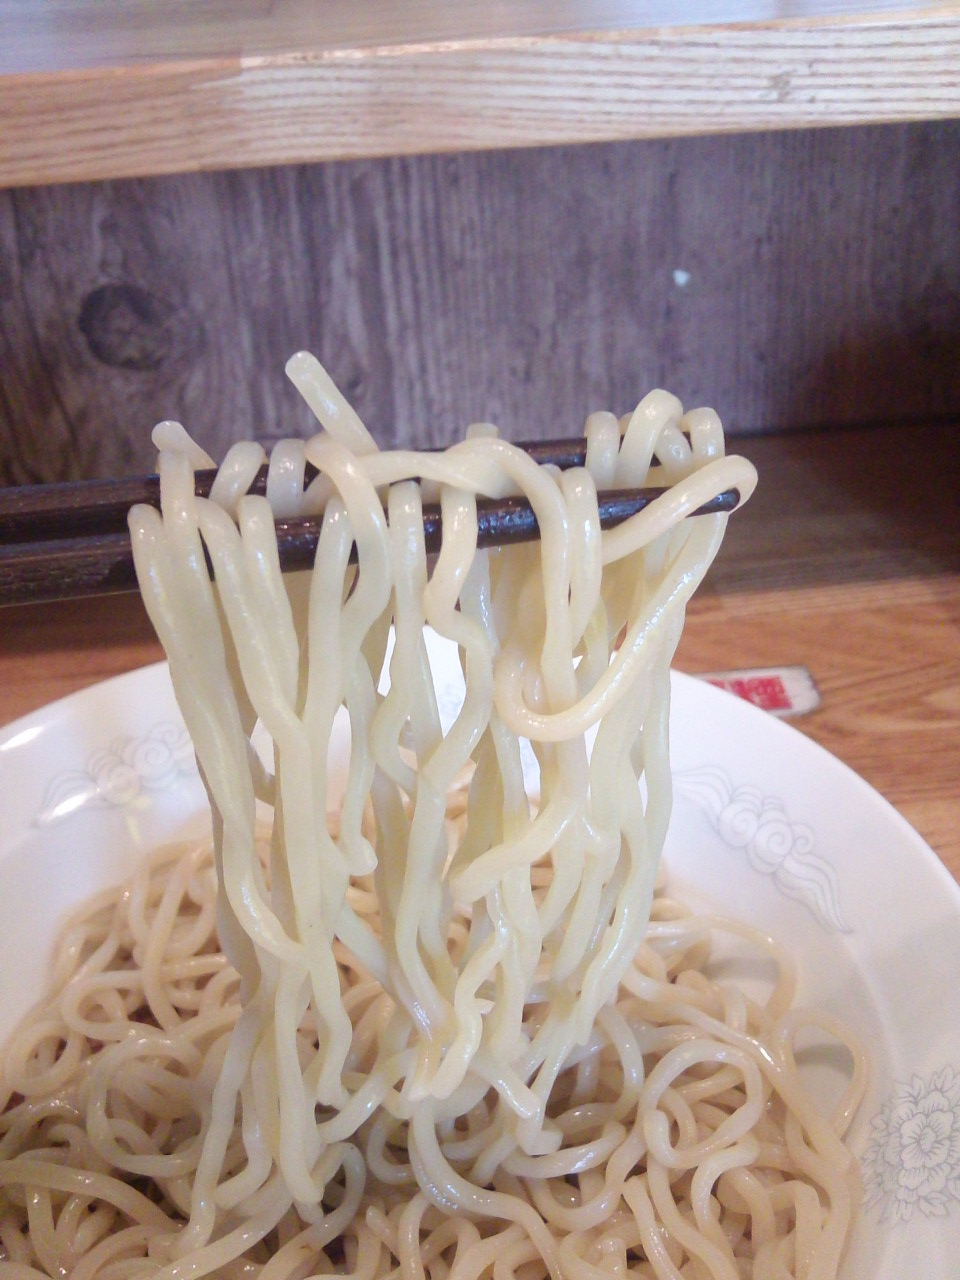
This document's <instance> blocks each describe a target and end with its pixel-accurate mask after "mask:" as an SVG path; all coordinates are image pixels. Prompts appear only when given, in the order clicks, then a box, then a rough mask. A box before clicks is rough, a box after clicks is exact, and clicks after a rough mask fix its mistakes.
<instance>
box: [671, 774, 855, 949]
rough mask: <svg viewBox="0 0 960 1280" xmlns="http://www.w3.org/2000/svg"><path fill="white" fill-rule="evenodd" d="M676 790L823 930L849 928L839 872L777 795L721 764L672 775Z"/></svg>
mask: <svg viewBox="0 0 960 1280" xmlns="http://www.w3.org/2000/svg"><path fill="white" fill-rule="evenodd" d="M673 785H674V791H675V792H676V794H677V795H681V796H684V797H685V798H686V799H688V800H691V801H692V802H693V803H694V804H695V805H696V806H697V807H698V808H699V809H700V810H701V812H702V813H704V814H705V815H706V817H707V820H708V821H709V823H710V825H711V826H712V827H713V829H714V831H716V833H717V835H719V837H720V839H721V840H722V841H723V843H724V844H725V845H726V846H727V847H728V848H730V849H737V850H743V852H744V853H746V855H747V860H748V861H749V863H750V866H751V867H752V868H753V869H754V871H758V872H760V874H761V875H765V876H770V877H772V879H773V882H774V884H775V885H776V886H777V888H778V889H779V890H780V892H781V893H783V894H785V895H786V896H787V897H788V898H793V899H794V900H795V901H797V902H800V903H802V904H803V906H805V907H806V908H807V910H808V911H809V912H810V913H811V914H812V915H813V917H814V919H815V920H816V921H817V923H818V924H820V925H822V926H823V928H824V929H827V930H830V931H832V932H836V933H849V932H850V927H849V925H848V924H847V923H846V921H845V919H844V916H843V913H842V911H841V909H840V891H839V887H838V883H837V874H836V871H835V870H834V868H833V867H832V866H831V864H830V863H829V862H828V861H827V859H826V858H824V857H823V856H822V855H821V854H818V853H817V852H815V850H814V833H813V831H812V830H811V828H810V827H808V826H807V825H806V824H805V823H802V822H794V821H792V820H791V819H790V818H789V817H788V816H787V813H786V811H785V809H784V806H783V802H782V801H781V800H779V799H778V798H777V797H776V796H770V795H765V794H764V793H763V792H762V791H761V790H760V788H759V787H755V786H749V785H746V786H744V785H741V786H737V785H735V784H734V782H733V781H732V779H731V778H730V775H729V774H728V773H727V772H726V771H725V770H723V769H721V768H720V766H719V765H706V766H705V767H703V768H700V769H690V770H687V771H685V772H680V773H677V774H675V775H674V779H673Z"/></svg>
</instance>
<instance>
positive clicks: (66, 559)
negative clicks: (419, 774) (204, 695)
mask: <svg viewBox="0 0 960 1280" xmlns="http://www.w3.org/2000/svg"><path fill="white" fill-rule="evenodd" d="M522 447H523V448H524V449H525V450H526V451H527V452H528V453H529V454H530V455H531V457H533V458H535V459H536V461H538V462H541V463H552V464H553V465H555V466H558V467H561V468H569V467H573V466H579V465H582V463H583V460H584V457H585V453H586V442H585V441H584V440H573V441H570V440H564V441H538V442H535V443H530V444H525V445H524V446H522ZM215 474H216V473H215V472H213V471H207V472H197V476H196V491H197V494H198V495H199V496H206V495H207V494H209V492H210V486H211V484H212V482H213V477H214V475H215ZM308 479H309V477H308ZM265 489H266V468H265V467H264V468H262V469H261V471H260V473H259V474H258V476H257V479H256V481H255V482H254V484H253V485H252V486H251V490H250V492H254V493H256V492H259V493H263V492H264V491H265ZM665 492H666V490H665V489H659V488H648V489H623V490H616V491H611V492H606V493H601V494H600V495H599V499H600V524H601V527H602V528H604V529H609V528H612V527H614V526H615V525H617V524H621V523H622V522H623V521H624V520H626V519H628V518H629V517H630V516H631V515H635V514H636V513H637V512H639V511H642V510H643V509H644V507H647V506H649V505H650V503H651V502H654V501H655V500H656V499H657V498H658V497H660V496H661V495H662V494H663V493H665ZM739 501H740V495H739V493H738V492H737V490H736V489H729V490H727V491H726V492H724V493H721V494H718V495H717V497H716V498H714V499H712V500H711V501H710V502H707V503H705V504H704V505H703V506H702V507H700V508H698V509H697V511H696V512H694V513H693V514H694V515H708V514H713V513H717V512H728V511H733V510H734V508H735V507H736V506H737V504H738V503H739ZM137 502H146V503H149V504H150V505H152V506H156V507H159V505H160V484H159V477H157V476H141V477H136V478H133V479H130V480H117V481H114V480H108V481H86V482H80V483H76V484H54V485H30V486H24V487H21V488H13V489H6V490H0V605H10V604H27V603H40V602H43V601H50V600H64V599H72V598H76V597H82V596H95V595H108V594H111V593H114V592H124V591H136V589H137V579H136V573H135V571H134V566H133V554H132V551H131V547H130V537H129V534H128V533H127V527H126V522H127V513H128V511H129V509H130V507H131V506H132V505H133V504H134V503H137ZM477 522H478V537H477V541H478V545H479V546H481V547H495V546H504V545H508V544H510V543H516V542H528V541H532V540H534V539H535V538H536V537H537V536H538V532H539V530H538V526H537V521H536V517H535V516H534V513H533V511H532V510H531V508H530V505H529V503H527V502H526V501H525V500H524V499H522V498H502V499H497V500H492V499H479V500H478V502H477ZM322 523H323V517H322V516H305V517H299V518H297V519H285V520H277V521H276V529H277V545H278V548H279V552H280V564H281V567H282V569H283V570H284V571H285V572H293V571H296V570H298V569H309V568H310V567H311V566H312V564H313V559H314V556H315V554H316V549H317V540H318V538H319V535H320V528H321V525H322ZM423 526H424V538H425V541H426V546H427V550H428V552H436V551H438V550H439V548H440V540H441V535H442V521H441V516H440V507H439V505H438V504H432V503H425V504H424V507H423Z"/></svg>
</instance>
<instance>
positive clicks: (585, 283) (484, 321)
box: [0, 121, 960, 483]
mask: <svg viewBox="0 0 960 1280" xmlns="http://www.w3.org/2000/svg"><path fill="white" fill-rule="evenodd" d="M958 211H960V121H952V122H946V123H935V124H924V125H908V126H888V127H870V128H858V129H844V130H820V131H802V132H793V133H779V134H756V135H744V136H715V137H710V138H688V139H676V140H661V141H652V142H635V143H616V144H609V145H596V146H583V147H569V148H554V149H544V150H539V151H514V152H503V153H485V154H484V153H480V154H470V155H447V156H424V157H415V158H407V159H396V160H382V161H363V162H350V163H336V164H327V165H323V166H310V167H290V168H278V169H264V170H247V171H243V172H225V173H211V174H200V175H191V176H183V177H179V176H177V177H165V178H157V179H150V180H135V181H116V182H104V183H97V184H89V185H82V184H78V185H70V186H52V187H40V188H33V189H20V190H7V191H0V483H27V482H34V481H43V480H59V479H70V478H77V477H81V476H107V475H111V474H120V473H123V472H131V471H136V470H148V469H150V467H151V464H152V449H151V447H150V444H149V429H150V427H151V426H152V424H153V423H154V422H155V421H157V420H158V419H160V418H164V417H176V418H179V419H181V420H182V421H183V422H184V423H185V424H186V425H187V426H188V427H189V428H190V430H191V431H192V432H193V433H194V434H195V435H196V436H197V437H198V438H199V439H200V440H201V441H202V442H203V443H204V444H205V445H206V447H207V448H208V449H209V450H210V451H211V452H213V453H215V454H219V453H222V451H223V449H224V447H225V445H226V443H228V442H229V441H230V440H231V439H234V438H237V437H240V436H249V435H255V436H257V437H258V438H261V439H263V440H264V441H266V442H268V441H270V440H271V439H274V438H276V437H277V436H279V435H282V434H290V433H294V432H305V431H308V430H309V418H308V416H307V415H306V413H305V411H304V410H303V409H302V408H301V406H300V405H299V404H298V401H297V398H296V395H295V393H294V392H293V391H292V389H291V388H289V386H288V385H287V384H286V381H285V379H284V377H283V363H284V360H285V358H286V357H287V356H288V355H289V354H290V353H291V352H293V351H295V350H297V349H298V348H301V347H307V348H309V349H311V350H313V351H315V352H316V353H317V354H318V355H319V356H320V358H321V359H322V360H323V361H324V363H325V364H326V365H327V366H328V368H329V369H330V371H331V373H332V374H333V375H334V377H335V378H336V379H337V381H338V382H339V383H340V385H341V386H342V387H343V389H344V390H345V392H346V393H347V394H348V396H349V397H350V398H351V399H352V400H353V402H354V403H355V405H356V406H357V408H358V409H359V411H360V413H361V414H362V415H363V417H364V418H365V420H366V421H367V423H368V424H369V425H370V427H371V429H372V430H373V431H374V432H375V434H376V435H377V436H378V438H379V439H380V440H381V441H382V442H384V443H389V442H394V441H401V440H402V441H405V442H417V443H439V442H442V441H444V440H448V439H450V438H452V437H453V436H454V435H455V434H457V433H458V432H459V430H460V428H461V427H462V426H463V425H464V424H465V423H467V422H469V421H472V420H476V419H478V418H484V419H492V420H494V421H497V422H499V423H500V425H501V426H502V427H503V429H504V431H505V433H506V434H508V435H510V436H512V437H513V438H529V437H532V436H536V435H560V434H573V433H575V432H576V431H577V430H578V429H579V427H580V425H581V424H582V420H583V417H584V415H585V413H586V412H587V411H588V410H590V409H592V408H600V407H608V408H612V409H614V410H616V411H617V412H623V411H625V410H627V409H628V408H630V407H632V405H633V404H634V403H635V402H636V400H637V399H638V398H639V396H640V394H642V392H644V391H645V390H647V389H648V388H649V387H651V386H654V385H662V386H667V387H669V388H670V389H672V390H674V391H676V392H677V393H678V394H679V395H680V396H681V397H682V398H683V399H684V400H685V402H686V403H688V404H690V405H692V404H694V403H697V404H702V403H709V404H713V405H715V406H716V407H717V408H718V409H719V410H720V412H721V415H722V416H723V418H724V421H725V423H726V424H727V426H728V428H730V429H732V430H733V431H736V432H756V431H770V430H782V429H787V428H795V427H805V426H813V425H831V426H833V425H854V424H857V425H865V424H873V423H896V422H910V421H933V420H943V419H946V418H949V417H950V416H953V417H956V416H957V415H960V212H958Z"/></svg>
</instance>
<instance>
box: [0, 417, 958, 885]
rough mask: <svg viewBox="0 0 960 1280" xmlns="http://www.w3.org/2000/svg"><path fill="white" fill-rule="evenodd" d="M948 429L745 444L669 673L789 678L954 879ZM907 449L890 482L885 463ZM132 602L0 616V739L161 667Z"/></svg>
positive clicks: (806, 729)
mask: <svg viewBox="0 0 960 1280" xmlns="http://www.w3.org/2000/svg"><path fill="white" fill-rule="evenodd" d="M954 436H955V428H954V427H952V426H950V425H946V426H943V427H938V428H927V429H925V430H924V431H923V432H920V431H917V430H912V429H908V430H903V429H887V430H884V429H871V430H863V431H844V432H824V433H804V434H803V435H798V436H791V437H783V436H778V437H765V438H760V439H751V440H750V441H749V442H747V441H743V442H742V443H743V445H744V449H745V451H747V452H749V453H750V455H751V457H752V458H753V459H754V460H755V461H756V462H757V465H758V469H759V471H760V476H761V483H760V486H759V488H758V490H757V493H756V495H755V496H754V498H753V500H752V502H751V504H750V506H748V507H747V508H746V509H745V510H744V512H743V513H742V514H738V516H737V517H736V518H735V519H734V520H732V521H731V523H730V528H729V531H728V535H727V540H726V542H725V544H724V547H723V549H722V551H721V555H720V558H719V559H718V562H717V564H716V565H715V566H714V569H713V570H712V571H711V574H710V576H709V577H708V579H707V582H706V583H705V584H704V587H703V588H702V590H701V592H700V594H699V595H698V596H697V597H696V599H695V600H694V601H693V603H692V605H691V607H690V609H689V612H688V621H687V627H686V631H685V633H684V636H683V640H682V641H681V645H680V649H679V651H678V654H677V664H676V665H677V666H678V667H679V668H680V669H682V670H685V671H690V672H698V671H699V672H703V671H713V670H717V669H731V668H740V667H753V666H766V665H781V664H783V665H786V664H801V665H804V666H806V667H808V668H809V669H810V671H811V673H812V675H813V677H814V679H815V681H816V683H817V685H818V687H819V690H820V693H821V695H822V705H821V707H820V709H819V710H817V711H816V712H815V713H813V714H812V715H809V716H806V717H803V718H800V719H798V720H796V721H795V722H794V723H795V724H796V726H797V728H798V729H799V730H800V731H801V732H803V733H807V734H809V735H810V737H812V738H814V739H815V740H816V741H818V742H820V743H821V744H822V745H823V746H825V747H826V748H827V749H828V750H830V751H831V752H833V753H834V754H835V755H837V756H838V757H839V758H840V759H841V760H843V761H845V762H846V763H847V764H848V765H850V766H851V768H853V769H854V770H855V771H856V772H857V773H859V774H861V775H862V776H863V777H864V778H866V780H867V781H868V782H870V783H871V784H872V785H873V786H874V787H876V788H877V790H878V791H880V792H881V793H882V794H883V795H885V796H886V797H887V799H888V800H890V801H891V803H892V804H894V805H895V806H896V807H897V808H898V809H899V810H900V812H901V813H902V814H903V815H904V816H905V817H906V818H907V819H908V821H909V822H911V823H912V824H913V826H914V827H915V828H916V829H917V830H918V831H919V832H920V834H921V835H923V836H924V838H925V839H926V840H927V841H928V842H929V843H930V845H931V846H932V847H933V849H934V850H935V852H936V853H937V854H938V855H939V856H940V857H941V858H942V859H943V861H944V863H945V864H946V866H947V867H948V868H949V869H950V871H951V872H952V874H953V875H954V876H955V877H956V878H957V879H958V880H960V536H958V534H960V531H958V527H957V512H958V511H960V471H958V463H957V454H956V451H955V449H953V451H951V440H952V438H953V437H954ZM908 451H912V453H913V456H914V462H913V464H912V465H911V467H909V468H907V469H905V470H904V471H903V472H902V473H899V472H898V473H896V474H892V473H891V469H890V467H889V463H888V460H889V458H891V457H896V456H904V455H905V454H906V453H907V452H908ZM161 656H162V654H161V651H160V648H159V645H158V643H157V641H156V639H155V637H154V636H153V633H152V630H151V627H150V624H149V622H148V620H147V618H146V615H145V614H144V612H143V608H142V606H141V604H140V601H139V598H138V597H135V596H117V597H113V598H111V599H110V600H109V601H94V602H73V603H69V604H63V605H55V606H31V607H25V608H20V609H8V610H6V611H4V612H2V613H0V723H6V722H7V721H9V720H12V719H14V718H16V717H18V716H21V715H24V714H26V713H27V712H28V711H31V710H33V709H35V708H36V707H39V706H42V705H43V704H44V703H46V702H49V701H50V700H52V699H54V698H59V697H62V696H64V695H65V694H68V693H70V692H72V691H74V690H75V689H80V688H83V687H84V686H86V685H89V684H92V683H94V682H95V681H97V680H102V679H105V678H106V677H108V676H111V675H115V674H118V673H119V672H121V671H126V670H129V669H131V668H133V667H137V666H142V665H144V664H146V663H148V662H153V661H155V660H156V659H158V658H159V657H161Z"/></svg>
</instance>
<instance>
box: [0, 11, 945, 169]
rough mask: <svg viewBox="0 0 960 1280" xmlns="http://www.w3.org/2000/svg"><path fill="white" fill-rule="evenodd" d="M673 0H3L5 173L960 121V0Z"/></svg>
mask: <svg viewBox="0 0 960 1280" xmlns="http://www.w3.org/2000/svg"><path fill="white" fill-rule="evenodd" d="M673 8H675V9H676V10H678V13H677V14H676V15H671V14H670V13H669V6H668V5H667V4H666V3H664V2H663V0H658V2H657V3H653V4H651V3H649V0H634V2H633V3H627V2H621V3H617V2H616V0H614V2H613V3H611V2H610V0H571V3H566V4H563V5H544V4H542V3H538V2H537V0H520V2H519V3H517V4H514V5H506V4H502V3H501V4H492V5H473V6H470V5H450V4H448V3H447V4H445V3H443V2H442V0H432V2H424V0H414V2H412V3H411V2H409V0H408V2H407V3H403V2H402V0H400V2H395V3H378V4H375V5H374V4H367V5H364V6H359V5H355V4H354V5H348V4H345V3H330V0H292V2H291V0H287V3H279V4H271V5H269V6H267V7H266V9H264V7H263V6H262V5H257V4H252V3H251V2H250V0H228V2H226V3H219V4H217V5H215V6H208V5H203V6H197V5H180V6H176V8H175V11H174V12H173V13H172V14H171V13H170V12H169V11H168V6H163V8H162V12H161V11H160V10H158V9H157V10H155V9H152V8H150V7H144V6H143V5H142V4H134V3H132V2H131V0H112V2H107V3H104V0H79V2H78V0H59V2H58V3H57V2H55V3H53V4H45V5H43V6H34V7H33V10H31V8H30V7H25V6H23V5H20V6H11V4H10V3H9V0H7V3H6V4H5V5H4V9H6V11H7V12H6V14H5V15H4V13H3V10H2V9H0V17H4V16H5V17H6V22H5V24H4V25H5V40H4V42H3V45H2V46H0V47H2V49H3V51H4V52H3V56H2V58H0V118H2V119H3V120H4V124H5V128H4V131H3V132H2V133H0V183H3V184H7V185H14V184H17V185H26V184H35V183H40V182H67V181H78V180H92V179H102V178H115V177H129V176H137V175H143V174H157V173H171V172H185V171H195V170H206V169H217V168H221V169H222V168H224V167H227V166H229V167H232V168H237V167H240V166H247V165H267V164H290V163H302V162H306V161H317V160H330V159H347V158H356V157H361V156H383V155H407V154H418V153H422V152H429V151H451V150H452V151H462V150H475V149H482V148H490V147H524V146H539V145H543V144H550V143H552V144H559V143H571V142H588V141H601V140H610V139H623V138H638V137H661V136H667V135H674V134H684V133H694V134H703V133H710V132H718V131H733V130H744V129H775V128H796V127H803V126H807V125H837V124H856V123H863V122H876V121H892V120H918V119H936V118H942V117H946V116H950V115H958V114H960V82H958V80H957V77H956V65H957V59H958V55H960V16H958V13H957V10H956V7H955V6H954V5H938V4H925V3H917V2H916V0H914V2H912V3H911V0H900V3H891V2H890V0H873V2H872V3H852V2H850V0H847V2H846V3H843V2H839V3H837V2H833V3H831V2H830V0H800V3H794V4H790V5H788V6H784V5H778V4H772V3H767V2H764V0H755V2H753V3H750V2H745V0H721V2H720V3H713V4H710V5H703V4H700V5H694V4H693V2H692V0H686V2H685V3H684V4H682V5H675V6H673ZM11 9H12V10H13V12H11ZM208 10H209V12H208ZM785 14H786V16H784V15H785ZM665 15H666V16H665Z"/></svg>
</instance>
